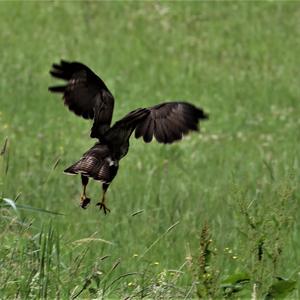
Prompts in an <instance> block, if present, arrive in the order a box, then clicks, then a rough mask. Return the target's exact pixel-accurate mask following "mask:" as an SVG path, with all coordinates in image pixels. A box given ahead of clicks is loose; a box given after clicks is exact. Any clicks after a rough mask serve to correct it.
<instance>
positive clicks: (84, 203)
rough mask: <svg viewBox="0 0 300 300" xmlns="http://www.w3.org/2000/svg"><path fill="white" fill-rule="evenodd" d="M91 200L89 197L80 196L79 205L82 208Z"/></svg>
mask: <svg viewBox="0 0 300 300" xmlns="http://www.w3.org/2000/svg"><path fill="white" fill-rule="evenodd" d="M90 202H91V199H90V198H87V197H85V196H81V198H80V207H81V208H83V209H86V207H87V206H88V205H89V203H90Z"/></svg>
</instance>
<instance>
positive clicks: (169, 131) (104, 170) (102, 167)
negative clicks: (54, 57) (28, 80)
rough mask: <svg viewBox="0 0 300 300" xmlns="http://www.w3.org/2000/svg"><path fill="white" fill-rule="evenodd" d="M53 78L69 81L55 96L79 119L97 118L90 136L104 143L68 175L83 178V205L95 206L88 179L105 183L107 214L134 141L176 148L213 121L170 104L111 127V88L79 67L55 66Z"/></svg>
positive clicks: (55, 88)
mask: <svg viewBox="0 0 300 300" xmlns="http://www.w3.org/2000/svg"><path fill="white" fill-rule="evenodd" d="M52 67H53V69H52V70H51V71H50V74H51V75H52V76H53V77H56V78H60V79H63V80H66V81H67V84H66V85H63V86H53V87H49V91H51V92H53V93H62V94H63V99H64V103H65V105H66V106H67V107H68V108H69V109H70V110H71V111H73V112H74V113H75V114H76V115H78V116H82V117H83V118H85V119H92V120H93V126H92V128H91V134H90V136H91V137H92V138H97V139H98V142H97V143H96V144H95V145H94V146H93V147H92V148H91V149H89V150H88V151H87V152H86V153H84V154H83V156H82V158H81V159H80V160H79V161H77V162H76V163H75V164H73V165H72V166H70V167H69V168H67V169H66V170H65V172H66V173H69V174H78V173H80V174H81V178H82V184H83V194H82V196H81V206H82V207H83V208H85V207H86V205H87V204H89V202H90V199H89V198H87V197H86V186H87V184H88V179H89V178H93V179H95V180H98V181H100V182H101V183H102V188H103V196H102V200H101V202H99V203H98V205H99V206H100V209H103V210H104V213H106V212H107V211H109V209H108V208H107V207H106V205H105V192H106V190H107V188H108V186H109V185H110V183H111V182H112V180H113V179H114V177H115V176H116V174H117V172H118V168H119V161H120V160H121V158H123V157H124V156H125V155H126V154H127V152H128V148H129V138H130V136H131V134H132V133H133V131H135V137H136V138H140V137H142V138H143V140H144V141H145V142H146V143H149V142H151V141H152V139H153V137H155V139H156V140H157V141H158V142H159V143H164V144H168V143H169V144H170V143H173V142H175V141H178V140H180V139H182V137H183V135H185V134H187V133H188V132H189V131H197V130H198V123H199V120H205V119H207V118H208V116H207V114H205V113H204V112H203V110H202V109H200V108H197V107H195V106H194V105H192V104H190V103H187V102H165V103H162V104H158V105H155V106H153V107H149V108H138V109H136V110H134V111H132V112H130V113H128V114H127V115H126V116H125V117H123V118H122V119H121V120H119V121H117V122H116V123H115V124H114V125H113V126H112V127H111V126H110V124H111V120H112V114H113V109H114V97H113V96H112V94H111V92H110V91H109V89H108V88H107V87H106V85H105V83H104V82H103V81H102V80H101V79H100V78H99V77H98V76H97V75H95V74H94V73H93V72H92V71H91V70H90V69H89V68H88V67H87V66H85V65H83V64H81V63H78V62H72V63H70V62H66V61H61V63H60V64H59V65H58V64H53V66H52Z"/></svg>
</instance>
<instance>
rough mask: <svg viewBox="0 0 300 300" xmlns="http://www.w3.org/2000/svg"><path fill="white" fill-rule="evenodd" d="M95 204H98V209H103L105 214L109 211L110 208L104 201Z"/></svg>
mask: <svg viewBox="0 0 300 300" xmlns="http://www.w3.org/2000/svg"><path fill="white" fill-rule="evenodd" d="M96 205H97V206H99V208H100V210H101V209H103V212H104V214H105V215H106V214H107V212H110V209H109V208H108V207H107V206H106V205H105V203H104V202H99V203H97V204H96Z"/></svg>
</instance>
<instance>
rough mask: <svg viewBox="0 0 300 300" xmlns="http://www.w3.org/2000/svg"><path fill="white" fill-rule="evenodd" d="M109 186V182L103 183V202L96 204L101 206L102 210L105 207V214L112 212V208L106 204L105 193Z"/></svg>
mask: <svg viewBox="0 0 300 300" xmlns="http://www.w3.org/2000/svg"><path fill="white" fill-rule="evenodd" d="M108 187H109V184H108V183H103V184H102V190H103V194H102V198H101V202H99V203H97V204H96V205H97V206H99V208H100V210H101V209H103V211H104V214H105V215H106V213H107V212H110V209H109V208H108V207H107V206H106V205H105V193H106V191H107V189H108Z"/></svg>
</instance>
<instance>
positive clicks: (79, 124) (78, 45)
mask: <svg viewBox="0 0 300 300" xmlns="http://www.w3.org/2000/svg"><path fill="white" fill-rule="evenodd" d="M299 20H300V4H299V3H297V2H283V1H282V2H276V1H266V2H245V3H242V2H232V1H231V2H226V3H225V2H192V1H191V2H59V1H49V2H43V3H41V2H1V3H0V28H1V29H0V41H1V63H0V74H1V76H0V151H1V155H0V168H1V169H0V229H1V230H0V243H1V247H0V270H1V271H0V298H1V299H40V298H48V299H75V298H77V299H139V298H151V299H192V298H193V299H195V298H201V299H240V298H248V299H250V298H251V299H282V298H284V297H287V298H289V299H298V298H299V296H300V294H299V292H300V284H299V274H300V273H299V272H300V269H299V265H300V251H299V248H300V236H299V222H298V219H299V211H300V203H299V195H300V186H299V178H300V165H299V164H300V145H299V140H300V130H299V129H300V118H299V115H300V101H299V99H300V88H299V78H300V77H299V66H300V55H299V53H300V23H299ZM61 58H63V59H66V60H70V61H73V60H76V61H80V62H83V63H85V64H87V65H88V66H90V67H91V68H92V69H93V70H94V71H95V72H96V73H97V74H98V75H99V76H101V78H102V79H103V80H104V81H105V83H106V84H107V86H108V87H109V89H110V90H111V91H112V93H113V94H114V96H115V112H114V116H113V121H115V120H118V119H119V118H120V117H122V116H123V115H124V114H125V113H127V112H129V111H130V110H133V109H135V108H137V107H148V106H152V105H154V104H157V103H160V102H163V101H166V100H185V101H189V102H192V103H194V104H195V105H197V106H199V107H202V108H203V109H204V110H205V111H206V112H208V113H209V115H210V119H209V121H207V122H203V123H201V126H200V127H201V130H200V133H193V134H191V135H189V136H187V137H186V138H185V139H184V140H183V141H181V142H180V143H176V144H173V145H167V146H165V145H161V144H158V143H157V142H155V141H154V142H152V143H151V144H144V143H143V142H142V141H141V140H135V139H134V138H132V139H131V148H130V150H129V154H128V155H127V156H126V158H125V159H124V160H122V161H121V163H120V169H119V173H118V175H117V177H116V178H115V180H114V182H113V183H112V185H111V186H110V189H109V191H108V195H107V196H108V206H109V208H110V209H111V213H110V214H109V215H106V216H105V215H104V214H103V213H102V212H99V209H98V208H97V207H96V206H95V203H96V201H97V200H98V199H99V198H100V196H101V187H100V185H99V184H98V183H97V182H92V183H90V185H89V186H88V189H89V190H88V191H89V195H90V196H91V198H92V200H93V203H92V204H91V205H90V206H89V207H88V209H86V210H82V209H81V208H80V207H79V200H80V193H81V182H80V178H79V177H70V176H65V175H63V170H64V169H65V168H66V167H68V166H69V165H70V164H71V163H73V162H74V161H76V160H77V159H78V158H79V157H80V156H81V155H82V153H84V152H85V151H86V150H87V149H88V148H89V147H90V146H91V145H93V143H94V142H95V140H92V139H90V138H89V131H90V126H91V123H90V122H89V121H86V120H83V119H81V118H78V117H76V116H75V115H73V114H71V113H70V112H68V110H67V108H66V107H64V105H63V103H62V100H61V99H60V98H59V97H58V96H56V95H52V94H50V93H49V92H48V90H47V88H48V86H49V85H51V84H53V83H54V82H55V80H53V79H52V78H51V77H50V75H49V70H50V67H51V64H52V63H54V62H59V60H60V59H61Z"/></svg>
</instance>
